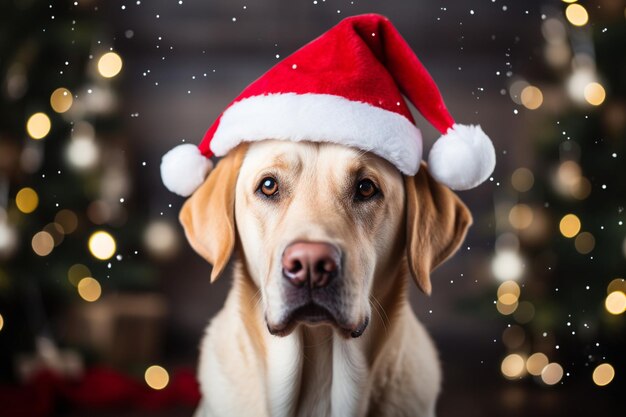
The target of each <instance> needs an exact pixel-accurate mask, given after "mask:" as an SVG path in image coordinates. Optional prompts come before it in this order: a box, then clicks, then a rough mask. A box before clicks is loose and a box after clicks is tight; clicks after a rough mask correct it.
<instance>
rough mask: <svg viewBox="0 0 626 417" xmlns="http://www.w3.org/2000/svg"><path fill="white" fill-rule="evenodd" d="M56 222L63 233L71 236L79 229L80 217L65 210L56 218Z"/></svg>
mask: <svg viewBox="0 0 626 417" xmlns="http://www.w3.org/2000/svg"><path fill="white" fill-rule="evenodd" d="M54 221H55V222H56V223H58V224H60V225H61V227H62V228H63V233H65V234H66V235H69V234H70V233H73V232H74V231H75V230H76V228H77V227H78V217H77V216H76V214H75V213H74V212H73V211H72V210H68V209H63V210H61V211H59V212H58V213H57V214H56V216H54Z"/></svg>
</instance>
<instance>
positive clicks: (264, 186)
mask: <svg viewBox="0 0 626 417" xmlns="http://www.w3.org/2000/svg"><path fill="white" fill-rule="evenodd" d="M259 191H261V192H262V193H263V194H264V195H265V196H266V197H272V196H273V195H274V194H276V193H277V192H278V182H277V181H276V180H275V179H274V178H272V177H265V178H263V179H262V180H261V184H259Z"/></svg>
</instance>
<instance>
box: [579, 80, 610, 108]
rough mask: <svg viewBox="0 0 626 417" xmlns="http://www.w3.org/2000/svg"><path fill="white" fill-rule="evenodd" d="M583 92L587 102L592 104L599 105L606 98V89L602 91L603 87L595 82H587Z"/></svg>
mask: <svg viewBox="0 0 626 417" xmlns="http://www.w3.org/2000/svg"><path fill="white" fill-rule="evenodd" d="M584 94H585V100H587V103H589V104H591V105H593V106H599V105H600V104H602V103H603V102H604V99H605V98H606V91H604V87H602V85H601V84H599V83H596V82H593V83H589V84H587V86H586V87H585V91H584Z"/></svg>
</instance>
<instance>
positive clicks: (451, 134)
mask: <svg viewBox="0 0 626 417" xmlns="http://www.w3.org/2000/svg"><path fill="white" fill-rule="evenodd" d="M495 166H496V152H495V150H494V148H493V144H492V143H491V140H490V139H489V137H487V135H486V134H485V133H484V132H483V130H482V129H481V128H480V126H478V125H460V124H455V125H453V126H452V127H451V128H450V129H448V132H447V133H446V134H445V135H443V136H441V137H440V138H439V139H438V140H437V141H436V142H435V144H434V145H433V147H432V149H431V150H430V154H429V155H428V170H429V171H430V173H431V174H432V176H433V177H434V178H435V179H436V180H437V181H439V182H441V183H443V184H445V185H447V186H448V187H450V188H452V189H453V190H469V189H470V188H474V187H476V186H478V185H479V184H481V183H482V182H483V181H485V180H486V179H487V178H489V176H490V175H491V173H492V172H493V169H494V168H495Z"/></svg>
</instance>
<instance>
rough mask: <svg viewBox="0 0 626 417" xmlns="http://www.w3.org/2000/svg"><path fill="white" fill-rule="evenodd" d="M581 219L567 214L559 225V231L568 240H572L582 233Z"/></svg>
mask: <svg viewBox="0 0 626 417" xmlns="http://www.w3.org/2000/svg"><path fill="white" fill-rule="evenodd" d="M580 226H581V225H580V219H579V218H578V216H576V215H575V214H566V215H565V216H563V218H562V219H561V222H560V223H559V230H560V231H561V234H562V235H563V236H565V237H566V238H572V237H574V236H576V235H577V234H578V232H580Z"/></svg>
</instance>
